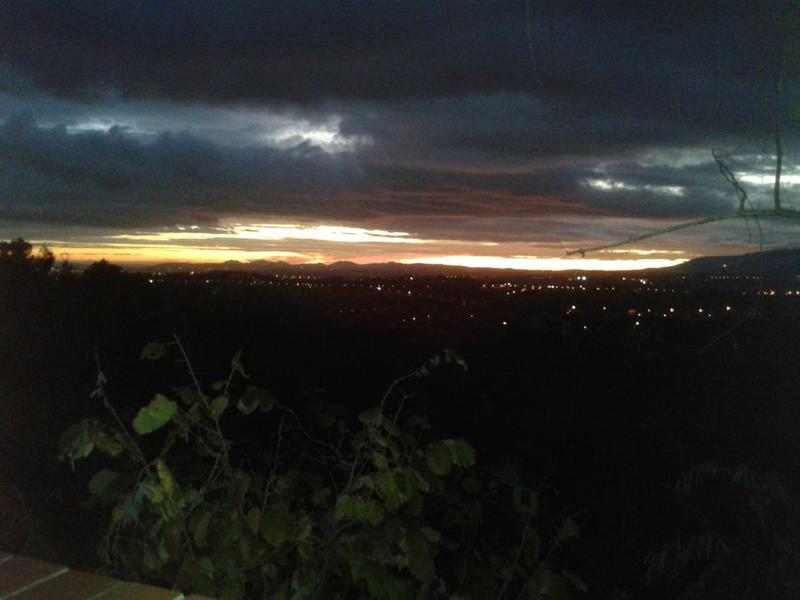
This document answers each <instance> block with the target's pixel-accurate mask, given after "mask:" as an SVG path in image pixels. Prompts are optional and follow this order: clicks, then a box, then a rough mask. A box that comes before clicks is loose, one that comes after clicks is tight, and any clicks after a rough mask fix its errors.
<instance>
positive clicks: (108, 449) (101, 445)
mask: <svg viewBox="0 0 800 600" xmlns="http://www.w3.org/2000/svg"><path fill="white" fill-rule="evenodd" d="M94 445H95V447H96V448H97V449H98V450H99V451H100V452H102V453H103V454H107V455H108V456H117V455H119V453H120V452H122V450H123V449H124V447H125V446H123V445H122V442H121V441H120V440H119V439H118V436H114V437H111V436H110V435H107V434H106V433H105V432H103V431H98V432H97V435H96V436H95V438H94Z"/></svg>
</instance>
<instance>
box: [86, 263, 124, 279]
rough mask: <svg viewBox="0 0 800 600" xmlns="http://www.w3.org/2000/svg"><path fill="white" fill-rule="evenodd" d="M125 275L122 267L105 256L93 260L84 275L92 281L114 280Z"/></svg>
mask: <svg viewBox="0 0 800 600" xmlns="http://www.w3.org/2000/svg"><path fill="white" fill-rule="evenodd" d="M123 276H124V275H123V272H122V267H120V266H119V265H115V264H114V263H110V262H108V261H107V260H106V259H105V258H103V259H101V260H98V261H97V262H93V263H92V264H91V265H89V266H88V267H86V270H84V272H83V277H84V278H86V279H87V280H91V281H114V280H117V279H119V278H120V277H123Z"/></svg>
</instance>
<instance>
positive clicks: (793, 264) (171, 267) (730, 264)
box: [138, 248, 800, 280]
mask: <svg viewBox="0 0 800 600" xmlns="http://www.w3.org/2000/svg"><path fill="white" fill-rule="evenodd" d="M138 270H147V271H150V272H153V271H162V272H167V273H187V272H190V271H194V272H200V273H207V272H211V271H217V272H218V271H229V272H232V273H234V272H241V273H259V274H303V275H313V276H315V277H400V276H412V275H419V276H442V275H460V276H466V277H489V278H496V277H504V276H508V275H510V274H511V275H515V276H540V277H559V276H563V275H565V274H566V275H569V274H570V273H574V272H582V271H579V270H577V269H576V270H575V271H561V272H553V271H522V270H514V269H485V268H484V269H478V268H474V267H457V266H449V265H428V264H404V263H397V262H387V263H370V264H363V265H362V264H357V263H354V262H349V261H337V262H334V263H330V264H322V263H312V264H290V263H287V262H283V261H267V260H254V261H251V262H239V261H236V260H229V261H226V262H223V263H200V264H198V263H163V264H159V265H154V266H148V267H141V268H140V269H138ZM648 272H649V273H650V274H651V275H655V274H657V273H664V274H686V275H702V276H704V275H723V274H728V275H736V276H754V275H755V276H760V277H762V278H764V279H768V280H787V279H792V278H795V277H800V248H794V249H789V250H769V251H766V252H761V253H759V252H755V253H752V254H743V255H740V256H709V257H703V258H696V259H694V260H690V261H688V262H685V263H683V264H680V265H677V266H675V267H669V268H666V269H650V270H648ZM605 275H613V272H597V273H596V274H594V276H595V277H597V276H605Z"/></svg>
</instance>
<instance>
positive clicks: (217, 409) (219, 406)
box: [211, 396, 228, 419]
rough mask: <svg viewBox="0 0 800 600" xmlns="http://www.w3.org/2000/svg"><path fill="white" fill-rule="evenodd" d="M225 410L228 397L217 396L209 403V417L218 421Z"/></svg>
mask: <svg viewBox="0 0 800 600" xmlns="http://www.w3.org/2000/svg"><path fill="white" fill-rule="evenodd" d="M226 408H228V397H227V396H217V397H216V398H214V399H213V400H212V401H211V416H212V417H214V418H215V419H219V418H220V417H221V416H222V413H224V412H225V409H226Z"/></svg>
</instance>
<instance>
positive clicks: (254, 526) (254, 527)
mask: <svg viewBox="0 0 800 600" xmlns="http://www.w3.org/2000/svg"><path fill="white" fill-rule="evenodd" d="M244 522H245V523H247V526H248V527H249V528H250V531H252V532H253V533H258V530H259V528H260V527H261V511H260V510H258V509H257V508H251V509H250V510H248V511H247V515H245V517H244Z"/></svg>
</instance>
